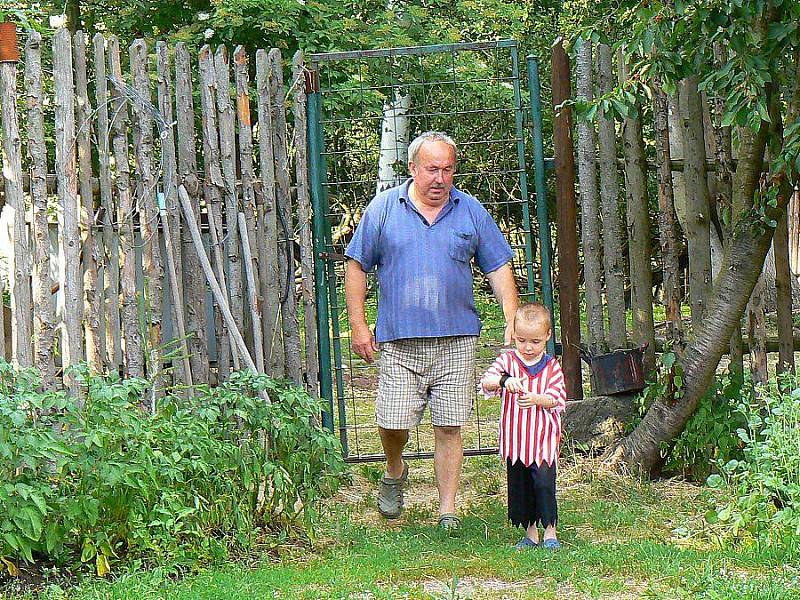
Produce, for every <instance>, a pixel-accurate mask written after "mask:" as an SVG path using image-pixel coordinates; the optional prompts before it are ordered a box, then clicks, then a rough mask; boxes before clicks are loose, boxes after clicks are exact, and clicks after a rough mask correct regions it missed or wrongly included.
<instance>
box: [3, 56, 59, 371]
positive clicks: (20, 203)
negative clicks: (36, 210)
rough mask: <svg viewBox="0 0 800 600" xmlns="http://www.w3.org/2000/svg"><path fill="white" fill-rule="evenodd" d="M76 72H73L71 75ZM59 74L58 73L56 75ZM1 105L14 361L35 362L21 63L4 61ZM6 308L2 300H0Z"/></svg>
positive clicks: (20, 362)
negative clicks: (10, 213) (10, 226)
mask: <svg viewBox="0 0 800 600" xmlns="http://www.w3.org/2000/svg"><path fill="white" fill-rule="evenodd" d="M71 75H72V73H70V76H71ZM56 76H57V77H58V74H57V75H56ZM0 104H1V105H2V111H3V180H4V182H5V192H6V202H7V203H8V205H9V206H10V207H11V208H12V209H14V236H13V241H14V250H13V253H12V255H11V260H10V262H9V273H11V274H13V275H12V276H10V277H9V281H10V282H11V317H12V318H11V339H12V342H13V355H14V362H15V363H16V365H17V366H19V367H30V366H32V365H33V355H32V351H31V320H30V319H31V312H32V310H33V307H32V305H31V304H32V298H31V283H30V279H29V276H30V272H31V271H30V265H29V264H28V263H29V260H30V252H29V250H28V227H27V225H26V223H25V197H24V195H23V192H22V142H21V140H20V136H19V123H18V121H17V63H16V62H2V63H0ZM0 308H2V302H0Z"/></svg>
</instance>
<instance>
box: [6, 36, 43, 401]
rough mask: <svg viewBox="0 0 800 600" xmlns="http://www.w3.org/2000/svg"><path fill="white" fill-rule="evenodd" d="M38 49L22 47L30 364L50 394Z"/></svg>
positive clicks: (36, 40)
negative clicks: (29, 216) (30, 248)
mask: <svg viewBox="0 0 800 600" xmlns="http://www.w3.org/2000/svg"><path fill="white" fill-rule="evenodd" d="M41 46H42V36H41V34H40V33H39V32H37V31H33V32H31V33H30V35H29V36H28V42H27V44H26V45H25V61H26V62H25V90H26V92H27V98H28V119H27V122H28V131H27V133H28V158H29V161H30V173H31V184H30V190H31V200H32V201H33V239H34V252H33V263H34V264H33V267H34V268H33V302H34V304H33V364H34V366H35V367H36V368H37V369H38V370H39V374H40V375H41V377H42V389H43V390H44V391H53V390H55V387H56V381H55V360H54V356H53V355H54V351H53V346H54V340H55V327H56V323H55V314H54V311H53V294H52V292H51V289H52V287H53V280H52V278H51V277H50V231H49V228H48V224H47V146H46V145H45V137H44V116H43V110H42V106H43V102H44V95H43V93H42V62H41V61H42V50H41ZM1 307H2V303H1V302H0V308H1ZM1 326H2V325H1V324H0V327H1ZM3 341H4V340H0V342H3ZM1 347H2V346H0V348H1Z"/></svg>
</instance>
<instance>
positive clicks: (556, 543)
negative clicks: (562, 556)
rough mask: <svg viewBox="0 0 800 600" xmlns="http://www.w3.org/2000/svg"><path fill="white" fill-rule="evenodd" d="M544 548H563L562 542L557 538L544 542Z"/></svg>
mask: <svg viewBox="0 0 800 600" xmlns="http://www.w3.org/2000/svg"><path fill="white" fill-rule="evenodd" d="M542 548H545V549H547V550H559V549H560V548H561V543H560V542H559V541H558V540H557V539H555V538H551V539H549V540H545V541H544V542H542Z"/></svg>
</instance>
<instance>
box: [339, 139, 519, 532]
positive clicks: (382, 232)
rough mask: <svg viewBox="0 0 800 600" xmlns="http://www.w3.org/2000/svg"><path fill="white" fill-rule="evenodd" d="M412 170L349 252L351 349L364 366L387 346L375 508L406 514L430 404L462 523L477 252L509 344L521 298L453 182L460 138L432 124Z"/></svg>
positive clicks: (504, 250)
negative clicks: (372, 283) (411, 451)
mask: <svg viewBox="0 0 800 600" xmlns="http://www.w3.org/2000/svg"><path fill="white" fill-rule="evenodd" d="M408 153H409V162H408V168H409V171H410V173H411V179H409V180H408V181H406V182H405V183H404V184H402V185H400V186H398V187H395V188H392V189H389V190H386V191H385V192H382V193H380V194H378V195H377V196H376V197H375V198H374V199H373V200H372V201H371V202H370V203H369V205H368V206H367V209H366V210H365V211H364V215H363V217H362V218H361V221H360V222H359V224H358V227H357V229H356V232H355V235H354V236H353V239H352V240H351V242H350V244H349V245H348V247H347V250H346V252H345V254H346V256H347V257H348V262H347V270H346V273H345V295H346V300H347V312H348V315H349V317H350V325H351V329H352V332H351V346H352V348H353V350H354V351H355V352H356V354H358V355H359V356H361V357H362V358H363V359H364V360H365V361H367V362H368V363H371V362H373V360H374V357H375V353H376V352H377V351H378V344H380V349H381V357H380V362H379V376H378V393H377V398H376V401H375V404H376V416H377V423H378V431H379V433H380V437H381V443H382V444H383V449H384V451H385V453H386V472H385V474H384V476H383V478H382V479H381V484H380V490H379V493H378V510H379V511H380V512H381V514H383V515H384V516H385V517H387V518H396V517H399V516H400V514H401V513H402V511H403V488H404V486H405V483H406V480H407V478H408V465H406V464H405V463H404V461H403V458H402V452H403V447H404V446H405V444H406V442H407V441H408V431H409V429H410V428H412V427H415V426H416V425H418V424H419V423H420V421H421V420H422V413H423V411H424V410H425V406H426V405H428V404H429V405H430V410H431V421H432V423H433V429H434V434H435V451H434V469H435V472H436V483H437V487H438V489H439V515H440V516H439V526H440V527H442V528H444V529H457V528H458V527H459V526H460V524H461V521H460V519H459V517H458V516H457V515H456V508H455V498H456V492H457V490H458V482H459V477H460V475H461V464H462V462H463V447H462V441H461V426H462V425H464V423H466V421H467V418H468V417H469V415H470V413H471V411H472V403H473V400H474V397H475V384H474V366H475V364H474V363H475V349H476V345H477V339H478V335H479V334H480V329H481V322H480V319H479V317H478V312H477V310H476V309H475V301H474V298H473V293H472V289H473V281H472V266H471V261H472V259H475V262H476V263H477V265H478V267H479V268H480V269H481V271H483V272H484V273H485V274H486V275H487V277H488V279H489V282H490V284H491V286H492V290H493V292H494V294H495V297H496V298H497V301H498V302H499V303H500V304H501V305H502V307H503V314H504V316H505V320H506V330H505V338H506V343H507V344H510V342H511V333H512V332H511V328H512V326H513V320H514V313H515V311H516V309H517V305H518V303H519V299H518V295H517V288H516V284H515V282H514V276H513V273H512V270H511V265H510V261H511V257H512V251H511V247H510V246H509V244H508V242H507V241H506V240H505V238H504V237H503V234H502V233H501V232H500V229H499V228H498V227H497V224H496V223H495V222H494V220H493V219H492V217H491V216H490V215H489V213H488V212H487V210H486V209H485V208H484V207H483V206H482V205H481V203H480V202H479V201H478V200H477V199H476V198H474V197H473V196H470V195H469V194H466V193H464V192H462V191H460V190H458V189H457V188H455V187H454V186H453V176H454V174H455V170H456V159H457V147H456V144H455V142H454V141H453V140H452V139H451V138H450V137H449V136H447V135H446V134H444V133H441V132H427V133H423V134H422V135H420V136H419V137H418V138H416V139H415V140H414V141H413V142H411V144H410V145H409V148H408ZM373 268H376V269H377V274H378V283H379V286H380V296H379V300H378V318H377V325H376V333H375V336H373V334H372V332H371V330H370V328H369V325H368V324H367V319H366V315H365V312H364V301H365V298H366V289H367V276H366V273H367V272H369V271H370V270H372V269H373Z"/></svg>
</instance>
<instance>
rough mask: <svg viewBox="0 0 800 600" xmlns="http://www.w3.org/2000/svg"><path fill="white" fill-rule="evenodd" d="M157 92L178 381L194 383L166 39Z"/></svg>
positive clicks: (159, 45)
mask: <svg viewBox="0 0 800 600" xmlns="http://www.w3.org/2000/svg"><path fill="white" fill-rule="evenodd" d="M156 94H157V103H158V112H159V113H160V114H161V118H162V119H163V122H162V123H161V126H160V127H159V132H160V135H159V137H160V140H161V189H162V193H163V194H164V203H165V207H164V210H159V215H160V217H161V223H162V225H161V227H162V229H163V231H164V252H165V254H166V261H165V262H166V269H165V270H166V272H167V274H168V276H169V285H170V294H171V297H172V314H171V317H172V324H173V329H174V331H175V333H176V336H177V337H178V338H179V339H180V340H181V341H180V347H181V354H183V356H182V357H181V358H180V359H179V358H176V359H175V360H173V361H172V368H173V369H174V378H175V382H176V383H177V382H183V383H184V384H186V385H189V386H191V385H192V384H191V381H192V378H191V365H190V363H189V346H188V340H187V338H186V320H185V316H184V310H183V282H182V281H181V278H180V277H179V274H180V273H181V272H182V253H181V214H180V206H179V203H178V164H177V162H176V160H175V118H174V112H173V110H172V94H173V90H172V77H171V75H170V71H169V47H168V46H167V44H166V42H163V41H161V42H156Z"/></svg>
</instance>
